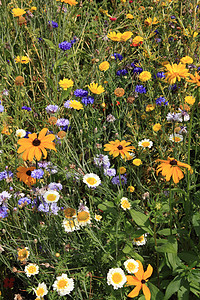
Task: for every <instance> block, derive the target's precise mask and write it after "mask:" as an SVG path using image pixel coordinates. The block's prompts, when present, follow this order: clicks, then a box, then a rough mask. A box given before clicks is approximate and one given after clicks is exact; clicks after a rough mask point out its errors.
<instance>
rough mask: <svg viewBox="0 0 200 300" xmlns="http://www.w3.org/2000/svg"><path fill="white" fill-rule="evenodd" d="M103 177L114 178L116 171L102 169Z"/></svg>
mask: <svg viewBox="0 0 200 300" xmlns="http://www.w3.org/2000/svg"><path fill="white" fill-rule="evenodd" d="M104 175H105V176H109V177H112V176H115V175H116V170H115V169H114V168H111V169H104Z"/></svg>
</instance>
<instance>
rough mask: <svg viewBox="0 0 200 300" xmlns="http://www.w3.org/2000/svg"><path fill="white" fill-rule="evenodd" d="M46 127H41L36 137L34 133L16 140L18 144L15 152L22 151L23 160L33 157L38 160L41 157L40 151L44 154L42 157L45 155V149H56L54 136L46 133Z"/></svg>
mask: <svg viewBox="0 0 200 300" xmlns="http://www.w3.org/2000/svg"><path fill="white" fill-rule="evenodd" d="M47 131H48V129H47V128H43V129H42V130H41V131H40V133H39V135H38V137H37V134H36V133H32V134H29V135H28V138H23V139H20V140H18V142H17V143H18V144H19V145H20V147H19V149H18V151H17V153H23V156H22V158H23V160H27V159H28V160H29V161H32V160H33V158H34V157H35V158H36V159H37V160H38V161H39V160H40V159H41V156H42V153H43V154H44V159H45V158H46V157H47V151H46V149H52V150H54V151H57V150H56V148H55V143H53V140H55V136H54V135H53V134H48V135H46V133H47Z"/></svg>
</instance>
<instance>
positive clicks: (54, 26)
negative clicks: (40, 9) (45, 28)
mask: <svg viewBox="0 0 200 300" xmlns="http://www.w3.org/2000/svg"><path fill="white" fill-rule="evenodd" d="M48 23H49V25H50V26H51V27H53V28H58V23H57V22H54V21H49V22H48Z"/></svg>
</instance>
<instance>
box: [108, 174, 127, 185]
mask: <svg viewBox="0 0 200 300" xmlns="http://www.w3.org/2000/svg"><path fill="white" fill-rule="evenodd" d="M111 182H112V184H115V185H120V179H119V175H118V176H115V177H113V178H112V180H111ZM121 183H122V185H125V184H126V183H127V178H126V176H125V175H121Z"/></svg>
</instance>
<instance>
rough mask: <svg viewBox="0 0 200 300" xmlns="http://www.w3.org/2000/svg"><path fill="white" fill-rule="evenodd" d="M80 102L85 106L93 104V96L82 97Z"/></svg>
mask: <svg viewBox="0 0 200 300" xmlns="http://www.w3.org/2000/svg"><path fill="white" fill-rule="evenodd" d="M81 102H82V103H83V104H84V105H85V106H87V105H88V104H93V103H94V98H93V97H90V96H89V97H83V98H82V100H81Z"/></svg>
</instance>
